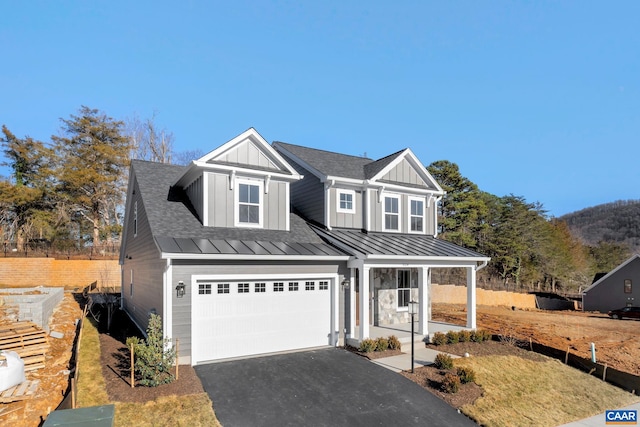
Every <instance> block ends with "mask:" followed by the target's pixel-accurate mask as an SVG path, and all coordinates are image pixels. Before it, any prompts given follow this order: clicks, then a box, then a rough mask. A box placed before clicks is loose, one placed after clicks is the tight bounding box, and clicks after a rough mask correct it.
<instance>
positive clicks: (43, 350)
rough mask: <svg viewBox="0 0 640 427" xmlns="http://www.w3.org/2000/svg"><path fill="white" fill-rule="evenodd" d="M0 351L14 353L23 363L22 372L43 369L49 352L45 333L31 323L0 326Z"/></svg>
mask: <svg viewBox="0 0 640 427" xmlns="http://www.w3.org/2000/svg"><path fill="white" fill-rule="evenodd" d="M0 350H7V351H15V352H16V353H18V356H20V358H21V359H22V360H23V361H24V370H25V372H26V371H33V370H35V369H40V368H44V361H45V355H46V354H47V352H48V351H49V343H48V342H47V333H46V332H45V331H44V330H42V329H40V328H39V327H38V326H37V325H36V324H34V323H31V322H17V323H12V324H10V325H2V326H0Z"/></svg>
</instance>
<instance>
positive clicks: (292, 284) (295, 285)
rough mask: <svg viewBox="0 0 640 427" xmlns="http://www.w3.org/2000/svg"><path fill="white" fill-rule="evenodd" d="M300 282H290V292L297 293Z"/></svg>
mask: <svg viewBox="0 0 640 427" xmlns="http://www.w3.org/2000/svg"><path fill="white" fill-rule="evenodd" d="M297 290H298V282H289V291H297Z"/></svg>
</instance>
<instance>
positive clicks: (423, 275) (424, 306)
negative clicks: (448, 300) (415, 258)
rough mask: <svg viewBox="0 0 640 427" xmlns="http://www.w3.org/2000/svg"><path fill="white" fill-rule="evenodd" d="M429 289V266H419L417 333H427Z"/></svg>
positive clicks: (429, 309) (429, 308)
mask: <svg viewBox="0 0 640 427" xmlns="http://www.w3.org/2000/svg"><path fill="white" fill-rule="evenodd" d="M430 290H431V289H430V287H429V268H428V267H421V268H419V269H418V302H419V303H420V304H419V306H418V333H419V334H421V335H429V313H430V311H431V307H430V301H431V298H430V297H429V292H430Z"/></svg>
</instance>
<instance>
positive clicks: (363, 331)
mask: <svg viewBox="0 0 640 427" xmlns="http://www.w3.org/2000/svg"><path fill="white" fill-rule="evenodd" d="M358 270H359V271H358V273H359V275H358V277H359V279H360V336H359V337H358V339H359V340H360V341H362V340H363V339H365V338H369V299H370V298H369V270H370V268H369V267H365V266H364V265H363V266H362V267H358Z"/></svg>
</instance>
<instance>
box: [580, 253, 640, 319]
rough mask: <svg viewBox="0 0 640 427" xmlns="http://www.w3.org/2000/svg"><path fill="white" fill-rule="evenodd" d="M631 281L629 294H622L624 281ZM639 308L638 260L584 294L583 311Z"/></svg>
mask: <svg viewBox="0 0 640 427" xmlns="http://www.w3.org/2000/svg"><path fill="white" fill-rule="evenodd" d="M625 280H631V292H630V293H625V292H624V281H625ZM628 303H629V304H631V305H633V306H640V258H636V259H634V260H632V261H631V262H630V263H629V264H627V265H625V266H624V267H622V268H621V269H619V270H618V271H616V272H614V273H613V274H611V276H609V277H607V278H605V279H604V280H603V281H602V282H601V283H600V284H598V285H597V286H595V287H593V288H591V289H590V290H589V291H587V292H585V293H584V298H583V309H584V310H585V311H600V312H603V313H605V312H607V311H609V310H615V309H617V308H622V307H625V306H626V305H627V304H628Z"/></svg>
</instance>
